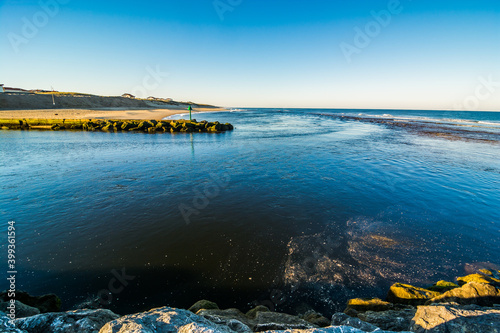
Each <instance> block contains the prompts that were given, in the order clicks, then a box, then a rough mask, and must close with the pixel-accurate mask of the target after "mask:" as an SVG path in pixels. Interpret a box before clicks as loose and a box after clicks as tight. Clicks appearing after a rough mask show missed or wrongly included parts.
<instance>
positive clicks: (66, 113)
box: [0, 107, 228, 120]
mask: <svg viewBox="0 0 500 333" xmlns="http://www.w3.org/2000/svg"><path fill="white" fill-rule="evenodd" d="M222 111H228V109H225V108H216V107H212V108H204V107H193V114H196V113H199V112H222ZM187 112H189V111H188V110H187V108H168V109H167V108H165V109H163V108H162V109H159V108H158V109H146V108H138V109H134V108H99V109H32V110H0V118H4V119H23V118H26V119H127V120H152V119H154V120H162V119H164V118H166V117H169V116H173V115H176V114H184V113H187Z"/></svg>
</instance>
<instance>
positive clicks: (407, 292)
mask: <svg viewBox="0 0 500 333" xmlns="http://www.w3.org/2000/svg"><path fill="white" fill-rule="evenodd" d="M439 295H441V293H440V292H437V291H432V290H428V289H424V288H419V287H414V286H412V285H409V284H403V283H395V284H393V285H392V286H391V288H390V289H389V292H388V294H387V300H388V301H389V302H392V303H397V304H408V305H423V304H425V302H426V301H428V300H429V299H431V298H433V297H437V296H439Z"/></svg>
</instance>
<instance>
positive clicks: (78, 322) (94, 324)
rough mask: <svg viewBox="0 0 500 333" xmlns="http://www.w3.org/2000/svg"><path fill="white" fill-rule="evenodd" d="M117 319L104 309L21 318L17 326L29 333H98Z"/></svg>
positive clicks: (16, 323)
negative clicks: (105, 325)
mask: <svg viewBox="0 0 500 333" xmlns="http://www.w3.org/2000/svg"><path fill="white" fill-rule="evenodd" d="M117 318H119V316H118V315H117V314H115V313H113V312H111V311H109V310H104V309H99V310H76V311H68V312H59V313H55V312H52V313H43V314H39V315H36V316H32V317H27V318H21V319H17V320H16V321H15V325H16V327H17V328H18V329H20V330H22V331H27V332H29V333H49V332H50V333H68V332H71V333H98V332H99V330H100V329H101V327H103V326H104V324H106V323H107V322H109V321H111V320H114V319H117Z"/></svg>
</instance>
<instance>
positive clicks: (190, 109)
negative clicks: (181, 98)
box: [188, 105, 193, 121]
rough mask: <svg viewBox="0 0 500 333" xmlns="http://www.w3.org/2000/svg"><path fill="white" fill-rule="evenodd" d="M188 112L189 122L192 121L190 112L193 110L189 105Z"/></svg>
mask: <svg viewBox="0 0 500 333" xmlns="http://www.w3.org/2000/svg"><path fill="white" fill-rule="evenodd" d="M188 110H189V121H192V119H191V111H192V110H193V108H192V107H191V105H189V107H188Z"/></svg>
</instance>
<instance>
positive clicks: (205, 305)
mask: <svg viewBox="0 0 500 333" xmlns="http://www.w3.org/2000/svg"><path fill="white" fill-rule="evenodd" d="M202 309H205V310H209V309H216V310H219V306H218V305H217V304H215V303H214V302H210V301H207V300H206V299H202V300H201V301H198V302H196V303H194V304H193V305H191V307H190V308H189V309H188V310H189V311H191V312H193V313H197V312H198V311H200V310H202Z"/></svg>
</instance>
